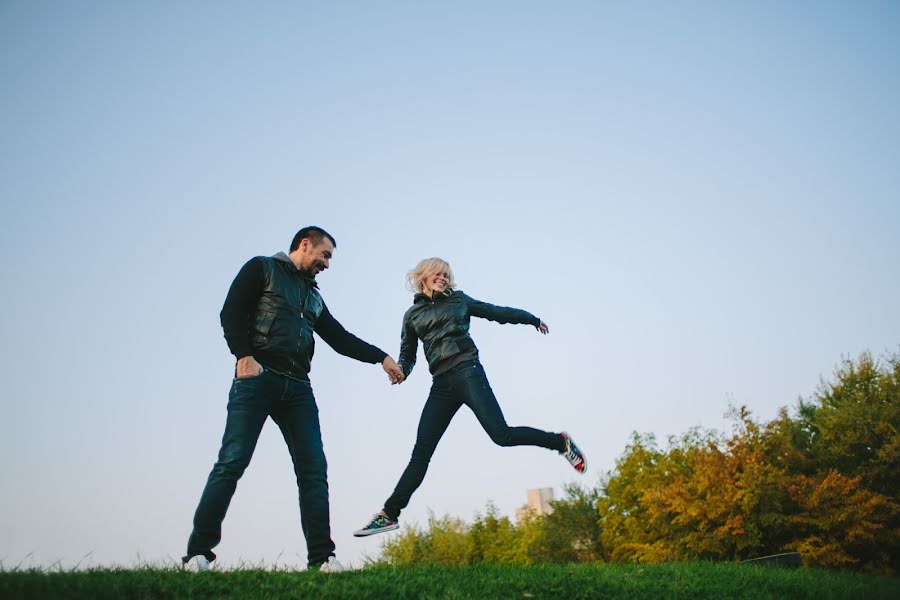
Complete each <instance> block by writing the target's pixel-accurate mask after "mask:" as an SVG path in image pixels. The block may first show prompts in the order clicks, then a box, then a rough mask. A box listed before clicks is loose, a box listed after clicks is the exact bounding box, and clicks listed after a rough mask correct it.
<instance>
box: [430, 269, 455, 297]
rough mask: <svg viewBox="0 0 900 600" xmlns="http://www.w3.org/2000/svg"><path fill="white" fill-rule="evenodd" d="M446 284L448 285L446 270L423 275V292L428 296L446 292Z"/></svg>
mask: <svg viewBox="0 0 900 600" xmlns="http://www.w3.org/2000/svg"><path fill="white" fill-rule="evenodd" d="M448 285H450V274H449V273H447V272H446V271H438V272H437V273H429V274H428V275H427V276H426V277H425V293H426V294H428V295H429V296H433V295H434V294H436V293H437V294H442V293H444V292H446V291H447V286H448Z"/></svg>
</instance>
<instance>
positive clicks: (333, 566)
mask: <svg viewBox="0 0 900 600" xmlns="http://www.w3.org/2000/svg"><path fill="white" fill-rule="evenodd" d="M343 570H345V569H344V565H342V564H341V563H340V562H338V559H336V558H335V557H333V556H329V557H328V560H326V561H325V562H323V563H322V564H321V565H319V573H340V572H341V571H343Z"/></svg>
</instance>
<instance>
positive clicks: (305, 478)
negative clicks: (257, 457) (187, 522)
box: [185, 369, 334, 566]
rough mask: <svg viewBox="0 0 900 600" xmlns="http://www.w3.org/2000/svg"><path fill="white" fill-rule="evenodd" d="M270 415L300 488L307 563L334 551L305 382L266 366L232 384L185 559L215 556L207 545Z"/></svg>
mask: <svg viewBox="0 0 900 600" xmlns="http://www.w3.org/2000/svg"><path fill="white" fill-rule="evenodd" d="M270 416H271V417H272V420H273V421H275V423H276V424H277V425H278V427H279V428H280V429H281V433H282V435H284V441H285V442H287V446H288V449H289V450H290V452H291V459H292V460H293V462H294V473H295V475H296V476H297V487H298V488H299V490H300V523H301V526H302V528H303V535H304V537H305V538H306V548H307V553H308V560H309V564H310V566H316V565H319V564H321V563H323V562H325V561H326V560H327V559H328V557H329V556H333V555H334V542H333V541H331V527H330V525H329V514H328V479H327V476H326V470H327V464H326V462H325V452H324V450H323V448H322V434H321V432H320V430H319V409H318V407H317V406H316V399H315V397H313V391H312V387H311V386H310V384H309V382H308V381H300V380H297V379H291V378H289V377H285V376H283V375H279V374H277V373H273V372H272V371H269V370H268V369H266V370H264V371H263V372H262V374H260V375H258V376H256V377H248V378H243V379H235V380H234V382H233V383H232V384H231V392H230V393H229V395H228V420H227V421H226V423H225V435H224V436H222V448H221V449H220V450H219V459H218V461H216V464H215V466H213V469H212V472H211V473H210V474H209V479H208V480H207V482H206V487H205V488H204V490H203V495H202V496H201V497H200V504H199V505H198V506H197V512H196V513H195V514H194V530H193V532H192V533H191V537H190V539H189V540H188V548H187V556H186V557H185V560H187V559H188V558H190V557H191V556H195V555H197V554H203V555H205V556H206V558H208V559H209V560H215V558H216V555H215V553H213V551H212V549H213V548H215V546H216V545H217V544H218V543H219V541H220V540H221V538H222V520H223V519H224V518H225V513H226V511H227V510H228V505H229V504H230V503H231V497H232V496H233V495H234V490H235V488H236V487H237V482H238V479H240V478H241V475H243V474H244V469H246V468H247V465H249V464H250V457H251V456H253V449H254V448H256V441H257V440H258V439H259V433H260V431H262V427H263V424H264V423H265V422H266V418H267V417H270Z"/></svg>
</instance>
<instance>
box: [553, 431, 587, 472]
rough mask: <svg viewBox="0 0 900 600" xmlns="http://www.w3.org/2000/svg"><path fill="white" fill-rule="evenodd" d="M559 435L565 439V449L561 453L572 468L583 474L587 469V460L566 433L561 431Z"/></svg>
mask: <svg viewBox="0 0 900 600" xmlns="http://www.w3.org/2000/svg"><path fill="white" fill-rule="evenodd" d="M560 435H561V436H563V439H564V440H565V441H566V449H565V450H564V451H563V452H562V453H561V454H562V455H563V456H565V457H566V460H567V461H569V464H570V465H572V468H573V469H575V470H576V471H578V472H579V473H582V474H584V472H585V471H587V460H586V459H585V458H584V454H582V453H581V450H579V449H578V446H576V445H575V442H573V441H572V438H571V437H570V436H569V434H568V433H566V432H565V431H563V432H562V433H561V434H560Z"/></svg>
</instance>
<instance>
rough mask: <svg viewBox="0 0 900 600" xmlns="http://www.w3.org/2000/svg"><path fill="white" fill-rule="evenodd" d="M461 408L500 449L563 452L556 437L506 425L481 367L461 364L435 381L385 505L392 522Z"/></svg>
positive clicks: (420, 481)
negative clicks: (467, 410)
mask: <svg viewBox="0 0 900 600" xmlns="http://www.w3.org/2000/svg"><path fill="white" fill-rule="evenodd" d="M463 404H465V405H466V406H468V407H469V408H470V409H472V412H474V413H475V416H476V417H477V418H478V422H479V423H481V426H482V427H483V428H484V430H485V431H486V432H487V434H488V435H489V436H491V439H492V440H493V441H494V443H495V444H497V445H499V446H540V447H542V448H549V449H551V450H556V451H558V452H562V451H563V450H565V441H564V440H563V438H562V436H560V435H559V434H558V433H548V432H546V431H541V430H540V429H533V428H531V427H510V426H509V425H507V424H506V419H504V418H503V411H501V410H500V405H499V404H497V399H496V398H495V397H494V392H493V391H492V390H491V386H490V384H489V383H488V380H487V376H486V375H485V373H484V368H483V367H482V366H481V363H479V362H477V361H472V362H468V363H464V364H462V365H460V366H458V367H456V368H455V369H453V370H451V371H448V372H446V373H442V374H440V375H438V376H436V377H435V378H434V382H433V383H432V385H431V392H430V393H429V394H428V400H427V401H426V402H425V407H424V408H423V409H422V417H421V418H420V419H419V430H418V433H417V434H416V445H415V446H414V447H413V452H412V457H411V458H410V459H409V464H408V465H407V466H406V470H405V471H403V475H401V476H400V481H399V482H397V487H396V488H395V489H394V493H393V494H391V497H390V498H388V500H387V502H385V504H384V512H385V513H386V514H387V515H388V517H390V518H391V519H397V517H399V516H400V511H402V510H403V509H404V508H406V505H407V504H409V499H410V497H411V496H412V495H413V492H415V491H416V489H418V487H419V486H420V485H421V484H422V480H423V479H425V471H427V470H428V463H429V462H431V456H432V455H433V454H434V450H435V448H437V445H438V442H439V441H440V439H441V437H442V436H443V435H444V432H445V431H447V426H448V425H450V421H451V420H452V419H453V416H454V415H455V414H456V411H458V410H459V408H460V407H461V406H462V405H463Z"/></svg>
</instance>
